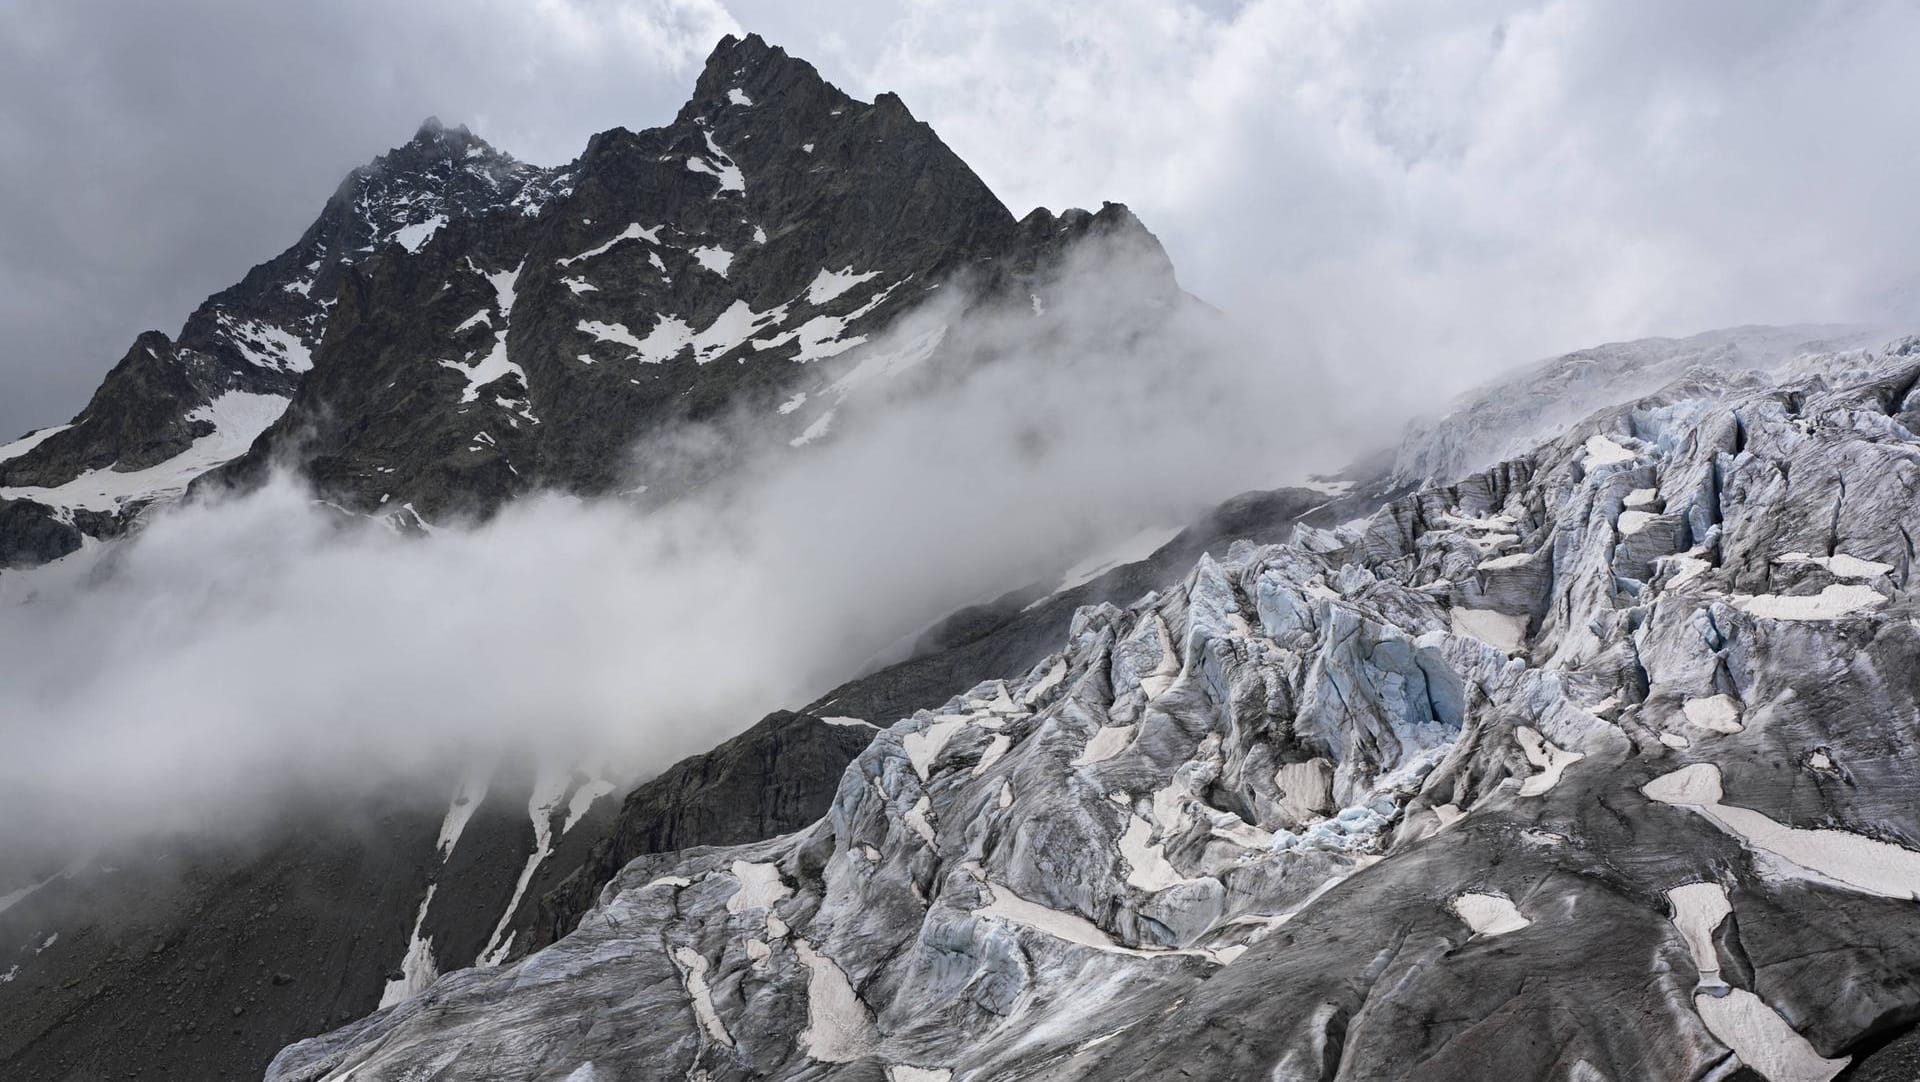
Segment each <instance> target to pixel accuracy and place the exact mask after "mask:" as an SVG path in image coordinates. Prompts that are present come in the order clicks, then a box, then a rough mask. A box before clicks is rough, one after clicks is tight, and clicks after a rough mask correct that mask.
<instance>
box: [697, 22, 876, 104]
mask: <svg viewBox="0 0 1920 1082" xmlns="http://www.w3.org/2000/svg"><path fill="white" fill-rule="evenodd" d="M826 87H827V82H826V80H825V79H822V78H821V77H820V73H819V72H818V71H817V70H815V69H814V66H813V65H812V64H809V63H807V62H806V61H805V60H801V59H799V58H797V57H793V56H789V55H788V54H787V51H786V50H785V49H782V48H781V47H779V46H778V45H769V44H767V41H766V39H765V38H762V37H761V36H760V35H758V34H748V35H747V36H746V37H744V38H736V37H734V36H733V35H732V34H728V35H727V36H726V37H723V38H721V39H720V41H719V42H718V43H717V44H715V45H714V47H713V52H711V53H709V54H707V62H706V65H705V67H703V68H702V69H701V71H700V78H699V79H698V80H697V81H696V82H695V83H694V86H693V97H692V98H691V99H689V100H688V102H687V104H686V107H685V108H684V109H682V110H681V115H680V119H682V120H685V119H688V118H690V117H692V116H702V115H709V113H710V110H713V109H716V108H725V107H726V106H728V105H741V104H745V103H748V102H755V101H774V100H780V101H782V102H785V103H788V104H797V103H804V102H806V101H808V100H811V99H812V98H813V97H814V92H815V91H817V90H819V89H822V88H826ZM833 94H834V95H836V96H839V97H844V95H840V94H839V91H837V90H836V91H833Z"/></svg>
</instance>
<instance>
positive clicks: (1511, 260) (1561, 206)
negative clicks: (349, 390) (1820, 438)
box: [0, 0, 1920, 438]
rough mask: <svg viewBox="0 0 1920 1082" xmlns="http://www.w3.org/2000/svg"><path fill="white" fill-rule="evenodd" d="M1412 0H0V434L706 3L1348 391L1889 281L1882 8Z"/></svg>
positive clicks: (1893, 151) (548, 134)
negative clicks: (880, 96) (1077, 210)
mask: <svg viewBox="0 0 1920 1082" xmlns="http://www.w3.org/2000/svg"><path fill="white" fill-rule="evenodd" d="M1442 7H1443V5H1439V4H1434V3H1431V2H1428V0H1346V2H1337V3H1336V2H1332V0H1252V2H1249V3H1240V4H1236V3H1229V2H1208V3H1175V2H1167V0H1098V2H1094V3H1068V2H1060V3H1051V4H1033V3H1031V2H1030V0H915V2H913V3H904V4H882V3H821V2H795V0H769V2H747V0H731V2H727V3H724V4H723V3H721V2H720V0H626V2H623V0H413V2H409V3H405V4H392V3H387V2H385V0H331V2H327V3H312V4H261V3H257V2H252V0H175V2H172V3H169V4H165V5H158V4H124V3H118V2H113V0H0V186H3V187H0V195H3V196H4V198H0V438H5V436H7V435H11V434H14V433H18V432H21V431H24V430H26V429H28V428H31V427H36V426H39V425H43V424H48V423H52V422H55V421H59V420H64V419H65V418H66V417H68V416H69V415H70V414H72V413H73V412H74V411H75V410H76V409H78V408H79V407H80V405H81V404H83V403H84V401H85V399H86V396H87V394H88V393H89V392H90V391H91V389H92V388H93V386H94V385H95V384H96V383H97V382H98V380H99V377H100V376H101V374H103V373H104V372H105V371H106V369H107V368H108V367H110V366H111V364H112V363H113V362H114V361H115V360H117V359H118V357H119V356H120V354H121V353H122V352H124V350H125V349H126V347H127V346H128V344H129V343H130V342H131V340H132V338H133V336H134V335H135V334H136V333H138V332H139V331H141V330H143V329H147V328H158V329H161V330H164V331H166V332H167V333H169V334H172V333H175V332H176V331H177V330H178V329H179V326H180V324H181V322H182V320H183V319H184V318H185V316H186V315H187V313H188V312H189V311H190V310H191V309H192V307H193V306H194V305H195V304H196V303H197V302H198V301H199V300H200V299H202V298H203V297H205V296H206V295H207V294H208V293H210V292H212V291H214V290H215V289H218V288H220V287H222V286H225V285H227V284H230V283H231V282H233V281H235V280H237V279H238V278H239V277H240V276H241V274H242V273H244V272H245V270H246V268H247V267H249V266H250V265H252V264H254V263H256V262H259V261H260V260H263V259H265V258H267V257H269V256H271V255H272V254H274V253H275V252H277V251H279V250H280V249H281V248H283V247H285V246H286V245H287V244H289V243H290V242H291V241H293V240H294V239H295V238H296V237H297V236H298V235H299V233H300V232H301V230H302V229H303V228H304V227H305V226H306V225H307V223H308V222H309V221H311V220H312V218H313V216H314V215H315V214H316V213H317V211H318V210H319V208H320V206H321V204H322V202H323V201H324V200H325V199H326V197H327V195H328V194H329V193H330V192H331V191H332V190H333V189H334V187H335V186H336V185H337V184H338V183H339V180H340V178H341V176H342V175H343V174H344V173H345V172H346V171H347V170H348V169H350V168H352V167H353V166H354V165H357V164H359V163H362V162H364V161H366V160H368V159H370V158H372V157H373V156H374V155H376V154H378V153H380V152H381V151H383V150H385V149H386V148H388V147H390V146H392V145H395V144H397V143H400V142H404V141H405V140H406V139H407V138H408V137H410V136H411V134H412V133H413V130H414V127H415V125H416V124H417V123H418V122H419V121H420V120H421V119H422V118H423V117H425V116H427V115H429V114H437V115H439V116H440V117H441V118H443V119H444V120H446V121H447V122H448V123H457V122H464V123H466V124H468V125H469V126H470V127H472V128H473V129H474V130H475V131H476V132H478V133H479V134H481V135H483V136H485V137H486V138H487V139H489V140H490V141H492V142H493V143H495V144H496V145H497V146H499V147H501V148H502V149H504V150H507V151H510V152H512V153H514V154H516V155H518V156H520V157H522V158H525V159H528V160H531V161H534V162H539V163H542V164H551V163H557V162H560V161H564V160H566V159H569V158H571V157H573V156H574V154H576V153H577V152H578V151H579V150H580V149H581V148H582V147H583V146H584V144H585V142H586V139H587V137H588V135H590V134H591V133H593V132H595V131H598V130H601V129H604V128H606V127H610V126H612V125H615V124H620V125H625V126H628V127H634V128H639V127H646V126H650V125H653V124H659V123H664V122H666V121H667V120H668V119H670V117H671V115H672V114H673V112H674V111H675V109H676V108H677V106H678V105H679V103H680V102H681V101H682V100H683V99H684V97H685V95H686V92H687V90H688V89H689V88H690V86H691V82H692V78H693V75H694V74H695V73H696V72H697V71H698V69H699V66H700V62H701V60H702V59H703V57H704V56H705V54H706V52H707V50H708V49H709V48H710V47H711V45H712V43H713V41H714V40H716V39H717V38H718V37H719V36H720V35H721V34H723V33H727V32H741V31H743V30H755V31H758V32H760V33H761V34H763V35H764V36H766V37H767V38H768V39H769V40H770V41H772V42H774V43H775V44H779V45H784V46H785V47H786V48H787V49H788V51H789V52H792V53H794V54H796V55H799V56H803V57H806V58H807V59H810V60H812V61H813V62H814V63H815V64H816V65H817V66H818V67H819V68H820V69H821V70H822V72H823V73H824V74H825V75H826V76H827V78H829V79H830V80H832V81H834V82H836V83H838V84H839V85H841V86H842V87H843V88H845V89H847V90H848V91H849V92H851V93H853V94H855V95H856V96H859V97H863V98H868V97H871V96H872V95H873V94H874V93H876V92H878V91H881V90H887V89H892V90H896V91H898V92H899V93H900V94H901V95H902V97H903V98H904V99H905V100H906V102H907V104H908V106H909V107H910V108H911V109H913V111H914V112H915V114H916V115H917V116H919V117H921V118H922V119H924V120H927V121H929V122H930V123H932V124H933V126H934V127H935V128H936V129H937V130H938V131H939V132H940V133H941V134H942V135H943V136H944V137H945V138H946V139H947V141H948V142H949V143H950V144H951V145H953V146H954V148H955V149H956V150H957V151H958V152H959V153H960V155H961V156H962V157H963V158H965V159H966V160H967V161H969V162H970V163H972V165H973V166H974V167H975V168H976V169H977V170H978V171H979V172H980V173H981V175H982V176H983V177H985V179H986V180H987V182H988V183H989V184H990V185H992V186H993V188H994V189H995V190H996V191H997V192H999V193H1000V195H1001V197H1002V198H1003V199H1005V201H1006V202H1007V203H1008V205H1009V206H1010V207H1011V208H1012V209H1013V210H1014V211H1015V213H1024V212H1025V211H1026V210H1028V209H1030V208H1031V207H1032V206H1034V205H1036V204H1045V205H1048V206H1053V207H1056V208H1058V207H1061V206H1065V205H1097V204H1098V203H1099V201H1100V200H1101V199H1114V200H1118V201H1123V202H1126V203H1129V204H1130V205H1132V206H1133V207H1134V209H1135V210H1136V211H1137V212H1138V213H1139V214H1140V215H1141V216H1142V218H1144V219H1145V221H1146V222H1147V224H1148V225H1149V226H1150V227H1151V228H1153V229H1154V230H1155V231H1156V232H1158V233H1159V234H1160V236H1161V237H1162V239H1163V240H1164V241H1165V242H1166V243H1167V246H1168V247H1169V249H1170V250H1171V252H1172V254H1173V257H1174V260H1175V263H1176V265H1177V267H1178V268H1179V270H1180V273H1181V277H1182V280H1183V281H1184V283H1185V284H1186V285H1187V286H1188V288H1189V289H1191V290H1193V291H1194V292H1196V293H1199V294H1200V295H1202V296H1204V297H1206V298H1207V299H1209V300H1212V301H1214V302H1215V303H1216V304H1219V305H1220V306H1222V307H1224V308H1226V309H1227V310H1228V311H1229V312H1231V313H1233V314H1234V315H1236V316H1237V317H1239V318H1240V319H1241V320H1242V321H1244V322H1247V323H1250V324H1254V325H1258V326H1261V327H1263V328H1265V329H1267V331H1268V332H1269V333H1268V334H1267V340H1268V341H1269V342H1270V343H1271V345H1272V348H1273V349H1274V350H1275V351H1276V353H1285V354H1287V355H1290V356H1293V357H1296V358H1304V359H1308V360H1313V361H1318V362H1320V363H1324V364H1327V365H1329V366H1330V367H1332V368H1334V369H1335V370H1336V371H1337V372H1341V373H1346V374H1349V375H1351V374H1352V373H1366V374H1367V375H1366V378H1364V379H1355V380H1354V385H1355V386H1356V387H1357V388H1359V389H1363V390H1371V391H1373V392H1375V393H1380V392H1381V389H1382V388H1385V387H1392V388H1394V389H1395V393H1397V394H1398V395H1399V396H1401V397H1402V398H1405V397H1407V396H1409V395H1425V394H1429V393H1431V392H1433V391H1435V390H1443V389H1452V388H1457V387H1459V386H1461V385H1463V384H1465V383H1468V382H1471V381H1472V380H1473V379H1474V378H1476V377H1478V376H1480V375H1484V374H1485V373H1487V372H1488V371H1490V370H1491V369H1492V368H1493V367H1495V366H1498V365H1503V364H1511V363H1514V362H1517V361H1521V360H1526V359H1530V358H1533V357H1538V356H1544V355H1547V354H1549V353H1552V352H1558V351H1562V350H1565V349H1570V348H1575V347H1578V346H1582V345H1587V344H1592V343H1595V342H1598V341H1603V340H1609V339H1619V338H1627V337H1635V336H1640V335H1644V334H1651V333H1688V332H1691V331H1695V330H1703V329H1707V328H1709V327H1714V326H1724V325H1728V324H1732V323H1741V322H1797V321H1807V320H1870V321H1874V322H1891V323H1905V322H1908V321H1910V320H1912V319H1913V315H1914V312H1915V309H1916V307H1917V306H1916V302H1915V298H1916V296H1917V295H1920V275H1916V271H1915V267H1916V262H1917V261H1920V200H1916V198H1915V196H1914V192H1915V191H1920V123H1916V121H1920V115H1916V114H1920V95H1916V94H1915V93H1914V92H1913V88H1912V84H1911V79H1910V78H1909V77H1908V75H1907V74H1906V73H1907V72H1908V71H1909V70H1910V68H1911V57H1912V56H1913V54H1914V51H1915V48H1916V46H1920V8H1916V6H1915V5H1913V4H1911V3H1907V2H1904V0H1884V2H1875V0H1860V2H1851V0H1835V2H1830V3H1812V2H1802V0H1690V2H1687V3H1672V2H1671V0H1646V2H1633V0H1562V2H1547V3H1541V2H1521V0H1511V2H1502V0H1469V2H1462V3H1452V4H1447V5H1444V8H1445V10H1444V11H1443V10H1442ZM1914 322H1915V323H1916V325H1920V321H1914ZM1382 377H1385V378H1382Z"/></svg>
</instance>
